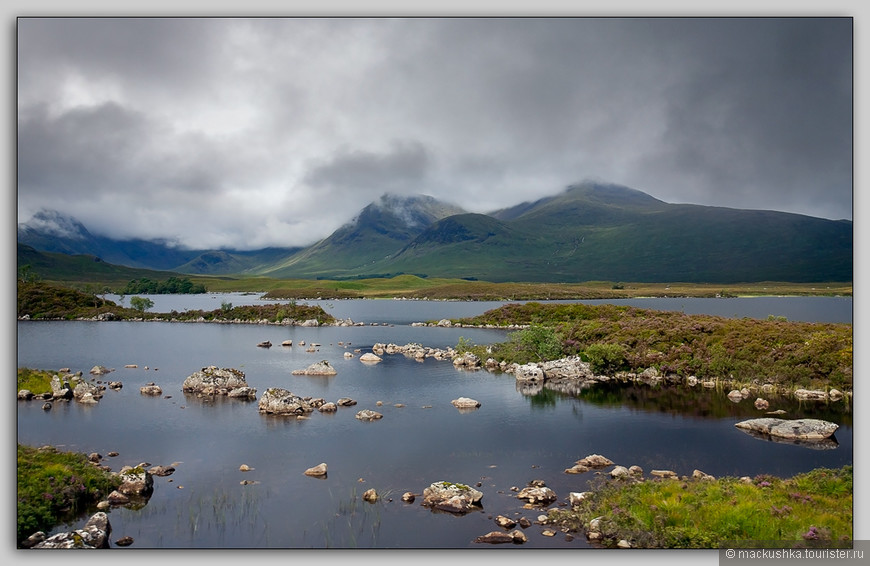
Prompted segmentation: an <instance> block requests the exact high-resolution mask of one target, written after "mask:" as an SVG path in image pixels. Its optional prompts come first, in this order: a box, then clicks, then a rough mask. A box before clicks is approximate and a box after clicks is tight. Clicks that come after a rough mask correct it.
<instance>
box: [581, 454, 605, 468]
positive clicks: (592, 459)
mask: <svg viewBox="0 0 870 566" xmlns="http://www.w3.org/2000/svg"><path fill="white" fill-rule="evenodd" d="M577 464H578V465H581V466H587V467H589V468H606V467H607V466H612V465H613V462H612V461H611V460H610V459H609V458H606V457H604V456H602V455H600V454H590V455H588V456H586V457H584V458H582V459H580V460H577Z"/></svg>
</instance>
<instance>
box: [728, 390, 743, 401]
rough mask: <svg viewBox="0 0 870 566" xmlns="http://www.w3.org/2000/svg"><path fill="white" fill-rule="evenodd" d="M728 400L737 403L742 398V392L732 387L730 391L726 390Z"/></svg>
mask: <svg viewBox="0 0 870 566" xmlns="http://www.w3.org/2000/svg"><path fill="white" fill-rule="evenodd" d="M728 400H729V401H732V402H734V403H739V402H740V401H742V400H743V393H741V392H740V391H738V390H736V389H732V390H731V391H729V392H728Z"/></svg>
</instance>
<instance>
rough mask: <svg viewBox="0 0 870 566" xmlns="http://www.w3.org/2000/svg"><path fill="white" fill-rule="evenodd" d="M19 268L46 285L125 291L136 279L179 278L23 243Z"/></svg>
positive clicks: (171, 273) (91, 256) (19, 257)
mask: <svg viewBox="0 0 870 566" xmlns="http://www.w3.org/2000/svg"><path fill="white" fill-rule="evenodd" d="M18 268H19V270H21V269H27V270H28V271H30V272H31V273H33V274H35V275H38V276H39V279H41V280H43V281H47V282H51V281H71V280H74V281H79V282H81V283H85V284H95V285H96V284H99V285H100V286H102V285H106V286H111V287H113V288H122V287H123V286H124V285H126V284H127V283H128V282H130V281H132V280H133V279H151V280H153V281H161V280H165V279H167V278H168V277H172V276H175V275H176V274H175V273H174V272H167V271H159V270H152V269H140V268H135V267H127V266H124V265H116V264H113V263H109V262H106V261H103V260H102V259H100V258H98V257H96V256H94V255H88V254H77V255H71V254H65V253H59V252H42V251H39V250H37V249H35V248H33V247H31V246H28V245H25V244H21V243H19V244H18Z"/></svg>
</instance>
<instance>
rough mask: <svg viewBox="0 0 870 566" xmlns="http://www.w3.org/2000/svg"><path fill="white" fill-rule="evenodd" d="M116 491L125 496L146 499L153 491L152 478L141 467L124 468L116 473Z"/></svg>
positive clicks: (149, 473)
mask: <svg viewBox="0 0 870 566" xmlns="http://www.w3.org/2000/svg"><path fill="white" fill-rule="evenodd" d="M118 476H119V477H120V478H121V485H120V486H118V491H120V492H121V493H123V494H124V495H127V496H136V497H147V496H150V495H151V492H152V491H154V477H153V476H152V475H151V472H149V471H148V470H146V469H145V468H143V467H142V466H135V467H133V466H124V467H123V468H121V470H120V471H119V472H118Z"/></svg>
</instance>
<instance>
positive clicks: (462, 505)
mask: <svg viewBox="0 0 870 566" xmlns="http://www.w3.org/2000/svg"><path fill="white" fill-rule="evenodd" d="M482 498H483V492H480V491H478V490H476V489H474V488H473V487H471V486H468V485H465V484H461V483H452V482H447V481H440V482H435V483H433V484H431V485H430V486H429V487H427V488H426V489H424V490H423V502H422V505H423V506H425V507H431V508H432V509H438V510H441V511H448V512H450V513H456V514H464V513H467V512H469V511H472V510H474V509H476V508H480V500H481V499H482Z"/></svg>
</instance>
